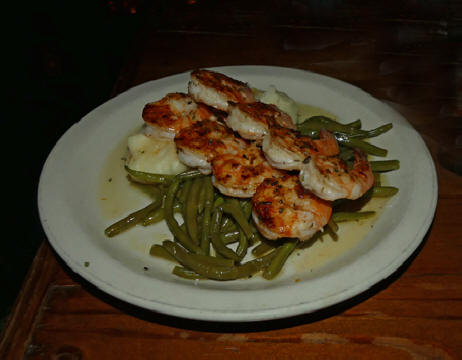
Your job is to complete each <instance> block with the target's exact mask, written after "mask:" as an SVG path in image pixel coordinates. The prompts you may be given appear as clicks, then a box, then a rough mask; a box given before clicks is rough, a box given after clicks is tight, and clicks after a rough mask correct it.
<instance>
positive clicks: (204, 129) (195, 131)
mask: <svg viewBox="0 0 462 360" xmlns="http://www.w3.org/2000/svg"><path fill="white" fill-rule="evenodd" d="M175 144H176V147H177V151H178V157H179V159H180V161H181V162H183V163H184V164H186V165H188V166H190V167H194V168H198V169H199V171H201V172H202V173H203V174H206V175H207V174H210V173H211V171H212V161H213V159H215V158H216V157H217V156H219V155H226V154H227V155H236V154H240V153H241V152H242V151H243V150H245V149H246V148H247V146H248V145H247V143H246V142H245V141H244V140H242V139H240V138H238V137H236V136H235V135H234V133H233V132H232V131H231V130H230V129H229V128H227V127H226V126H225V125H223V124H221V123H219V122H216V121H213V120H204V121H199V122H195V123H193V124H192V125H191V126H189V127H186V128H184V129H182V130H180V131H179V133H178V135H177V136H176V137H175Z"/></svg>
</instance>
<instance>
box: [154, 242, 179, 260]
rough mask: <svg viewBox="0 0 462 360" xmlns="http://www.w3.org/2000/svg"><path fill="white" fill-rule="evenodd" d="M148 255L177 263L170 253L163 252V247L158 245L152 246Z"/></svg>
mask: <svg viewBox="0 0 462 360" xmlns="http://www.w3.org/2000/svg"><path fill="white" fill-rule="evenodd" d="M149 255H151V256H155V257H159V258H162V259H165V260H170V261H174V262H177V261H176V259H175V258H174V257H173V256H172V255H170V253H169V252H168V251H167V250H165V248H164V247H162V246H161V245H158V244H154V245H152V246H151V249H149Z"/></svg>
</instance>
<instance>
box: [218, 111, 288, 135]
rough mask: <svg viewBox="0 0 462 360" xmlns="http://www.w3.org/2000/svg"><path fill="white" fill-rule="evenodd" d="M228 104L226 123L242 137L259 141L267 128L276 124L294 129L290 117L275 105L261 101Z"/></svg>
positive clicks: (266, 132)
mask: <svg viewBox="0 0 462 360" xmlns="http://www.w3.org/2000/svg"><path fill="white" fill-rule="evenodd" d="M228 104H229V105H228V113H229V114H228V116H227V117H226V118H225V122H226V125H228V126H229V127H230V128H231V129H233V130H234V131H236V132H238V133H239V135H241V136H242V137H243V138H244V139H248V140H258V141H261V140H262V139H263V137H264V136H265V135H266V134H268V132H269V128H270V127H273V126H276V125H277V126H281V127H284V128H289V129H295V125H294V123H293V121H292V118H291V117H290V116H289V115H288V114H286V113H285V112H283V111H281V110H279V109H278V107H277V106H275V105H271V104H264V103H262V102H253V103H233V102H229V103H228Z"/></svg>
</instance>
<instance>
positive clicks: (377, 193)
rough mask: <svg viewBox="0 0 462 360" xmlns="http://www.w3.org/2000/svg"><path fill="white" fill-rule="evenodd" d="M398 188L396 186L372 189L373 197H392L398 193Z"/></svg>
mask: <svg viewBox="0 0 462 360" xmlns="http://www.w3.org/2000/svg"><path fill="white" fill-rule="evenodd" d="M398 190H399V189H398V188H396V187H394V186H374V187H373V188H372V196H373V197H390V196H393V195H396V194H397V193H398Z"/></svg>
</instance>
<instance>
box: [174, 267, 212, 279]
mask: <svg viewBox="0 0 462 360" xmlns="http://www.w3.org/2000/svg"><path fill="white" fill-rule="evenodd" d="M172 274H173V275H176V276H178V277H181V278H183V279H188V280H203V279H207V278H206V277H205V276H202V275H199V274H198V273H196V272H194V271H192V270H189V269H186V268H184V267H182V266H175V267H174V268H173V270H172Z"/></svg>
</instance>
